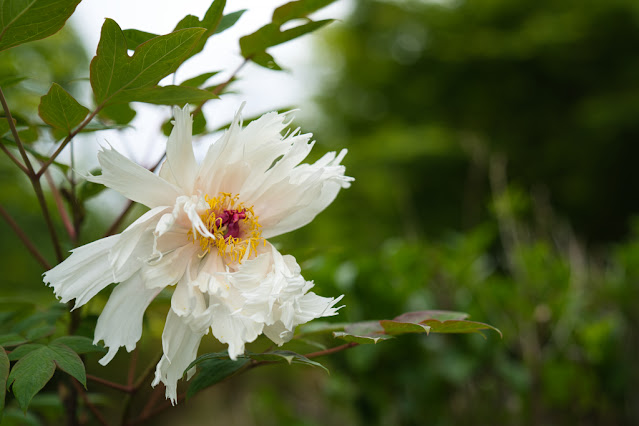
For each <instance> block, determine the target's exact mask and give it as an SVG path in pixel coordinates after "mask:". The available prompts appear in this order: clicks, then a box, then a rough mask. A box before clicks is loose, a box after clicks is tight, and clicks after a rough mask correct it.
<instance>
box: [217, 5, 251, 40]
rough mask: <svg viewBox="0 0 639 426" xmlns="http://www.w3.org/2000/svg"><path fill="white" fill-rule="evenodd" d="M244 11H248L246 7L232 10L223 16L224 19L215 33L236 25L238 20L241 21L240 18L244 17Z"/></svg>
mask: <svg viewBox="0 0 639 426" xmlns="http://www.w3.org/2000/svg"><path fill="white" fill-rule="evenodd" d="M244 12H246V9H242V10H238V11H236V12H231V13H229V14H228V15H224V16H222V19H221V20H220V23H219V24H218V26H217V28H216V29H215V33H214V34H219V33H221V32H223V31H226V30H228V29H229V28H231V27H232V26H233V25H235V23H236V22H237V21H239V19H240V18H241V17H242V15H243V14H244Z"/></svg>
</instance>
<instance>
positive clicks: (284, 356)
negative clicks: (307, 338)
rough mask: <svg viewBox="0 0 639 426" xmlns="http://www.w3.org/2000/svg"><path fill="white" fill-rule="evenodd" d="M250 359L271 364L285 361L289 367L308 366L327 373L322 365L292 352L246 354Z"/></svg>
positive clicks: (326, 369)
mask: <svg viewBox="0 0 639 426" xmlns="http://www.w3.org/2000/svg"><path fill="white" fill-rule="evenodd" d="M247 355H248V356H249V357H250V358H251V359H254V360H257V361H271V362H284V361H286V362H287V363H288V364H289V365H291V364H304V365H310V366H312V367H319V368H321V369H322V370H324V371H326V372H327V373H328V372H329V371H328V368H326V367H324V366H323V365H322V364H320V363H319V362H316V361H312V360H310V359H308V358H306V357H305V356H304V355H301V354H298V353H296V352H293V351H272V352H265V353H261V354H247Z"/></svg>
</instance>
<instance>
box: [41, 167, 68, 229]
mask: <svg viewBox="0 0 639 426" xmlns="http://www.w3.org/2000/svg"><path fill="white" fill-rule="evenodd" d="M44 177H45V178H46V179H47V183H48V184H49V188H50V189H51V194H52V195H53V200H54V201H55V205H56V207H57V208H58V213H60V218H62V223H63V224H64V228H65V229H66V230H67V234H69V237H70V238H71V240H73V241H75V240H76V232H75V228H74V227H73V224H72V223H71V219H69V215H68V214H67V211H66V209H65V208H64V203H63V202H62V197H61V196H60V191H58V187H57V186H55V182H53V179H52V178H51V173H49V171H48V170H47V171H46V172H45V173H44Z"/></svg>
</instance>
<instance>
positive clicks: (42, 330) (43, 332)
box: [25, 325, 55, 341]
mask: <svg viewBox="0 0 639 426" xmlns="http://www.w3.org/2000/svg"><path fill="white" fill-rule="evenodd" d="M53 333H55V327H54V326H51V325H41V326H39V327H35V328H32V329H31V330H29V331H27V332H26V333H25V337H26V338H27V340H31V341H33V340H38V339H41V338H43V337H45V336H50V335H52V334H53Z"/></svg>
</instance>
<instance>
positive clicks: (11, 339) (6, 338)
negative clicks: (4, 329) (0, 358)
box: [0, 333, 27, 348]
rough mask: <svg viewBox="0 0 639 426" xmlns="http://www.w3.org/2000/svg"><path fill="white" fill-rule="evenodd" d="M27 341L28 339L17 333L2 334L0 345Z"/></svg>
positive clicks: (8, 345)
mask: <svg viewBox="0 0 639 426" xmlns="http://www.w3.org/2000/svg"><path fill="white" fill-rule="evenodd" d="M23 343H27V339H25V338H24V337H23V336H20V335H19V334H16V333H9V334H3V335H0V346H4V347H5V348H6V347H11V346H18V345H21V344H23Z"/></svg>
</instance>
